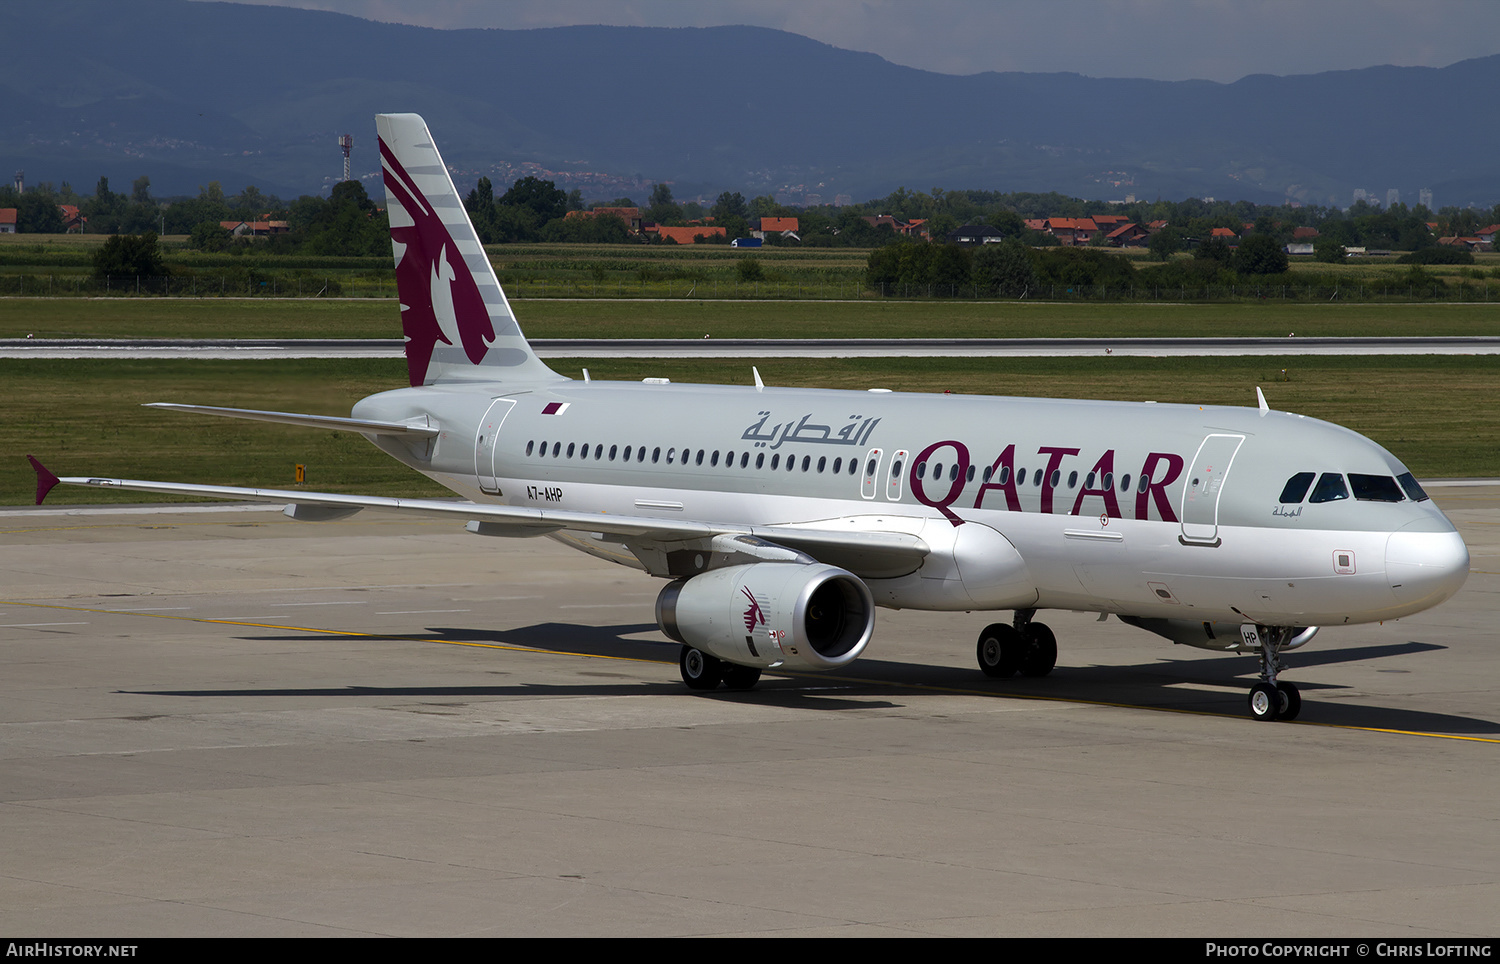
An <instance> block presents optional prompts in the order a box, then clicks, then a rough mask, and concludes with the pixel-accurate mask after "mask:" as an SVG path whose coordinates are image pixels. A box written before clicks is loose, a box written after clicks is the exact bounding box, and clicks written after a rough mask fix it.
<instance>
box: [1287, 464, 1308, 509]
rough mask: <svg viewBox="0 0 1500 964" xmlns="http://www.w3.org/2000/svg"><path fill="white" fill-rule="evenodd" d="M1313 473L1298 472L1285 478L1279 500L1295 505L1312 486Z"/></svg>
mask: <svg viewBox="0 0 1500 964" xmlns="http://www.w3.org/2000/svg"><path fill="white" fill-rule="evenodd" d="M1312 480H1313V473H1311V472H1298V473H1297V474H1296V475H1294V476H1292V477H1291V478H1289V479H1287V480H1286V485H1285V487H1283V488H1282V490H1281V501H1282V504H1284V505H1296V504H1297V503H1298V502H1301V501H1302V499H1303V498H1304V497H1305V496H1306V495H1307V490H1308V488H1309V487H1311V486H1312Z"/></svg>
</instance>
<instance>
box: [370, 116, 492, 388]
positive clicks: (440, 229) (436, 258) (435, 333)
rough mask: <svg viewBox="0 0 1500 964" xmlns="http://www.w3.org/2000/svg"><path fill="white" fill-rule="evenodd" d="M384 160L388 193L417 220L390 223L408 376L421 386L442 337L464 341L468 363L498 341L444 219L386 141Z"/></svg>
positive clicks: (477, 359)
mask: <svg viewBox="0 0 1500 964" xmlns="http://www.w3.org/2000/svg"><path fill="white" fill-rule="evenodd" d="M380 159H381V162H382V168H383V171H384V178H385V188H386V191H387V193H388V194H389V196H390V197H391V199H392V200H393V201H394V202H395V203H396V204H399V205H400V206H401V209H402V210H404V211H405V212H406V213H407V215H408V216H410V217H411V219H412V221H413V224H412V225H411V226H410V227H401V228H395V227H393V228H391V241H392V242H394V245H393V246H394V247H395V249H396V293H397V295H398V296H399V297H400V299H401V327H402V330H403V331H404V332H405V334H406V373H407V378H408V380H409V381H410V382H411V384H413V385H421V384H423V383H424V382H425V381H426V378H427V365H428V363H429V362H430V361H431V360H432V353H433V351H434V350H435V349H436V348H437V343H438V342H442V343H443V344H445V345H454V346H460V345H461V346H462V348H463V351H464V354H465V355H466V356H467V357H468V359H469V362H470V363H471V364H474V365H478V364H479V363H480V362H482V361H483V360H484V356H485V354H486V353H487V352H488V351H489V350H490V346H491V345H493V344H494V343H495V326H494V325H493V324H491V323H490V313H489V309H488V308H486V307H485V304H484V299H483V298H482V297H481V296H480V294H479V286H478V285H476V284H475V283H474V276H473V275H472V274H470V273H469V267H468V265H466V264H464V260H463V255H462V254H460V253H459V251H458V248H457V246H456V245H455V244H454V243H453V237H452V235H450V234H449V233H448V229H447V227H445V226H444V225H443V220H442V218H440V217H439V216H438V214H437V212H436V211H435V210H433V208H432V205H430V204H429V203H428V202H427V198H425V197H423V195H422V192H421V191H419V190H417V186H416V183H415V182H414V181H412V179H411V176H410V175H409V174H407V173H406V168H404V167H402V166H401V162H400V161H398V160H396V155H395V152H393V151H392V150H391V149H390V147H389V146H388V145H387V144H386V143H385V141H384V140H382V141H381V142H380Z"/></svg>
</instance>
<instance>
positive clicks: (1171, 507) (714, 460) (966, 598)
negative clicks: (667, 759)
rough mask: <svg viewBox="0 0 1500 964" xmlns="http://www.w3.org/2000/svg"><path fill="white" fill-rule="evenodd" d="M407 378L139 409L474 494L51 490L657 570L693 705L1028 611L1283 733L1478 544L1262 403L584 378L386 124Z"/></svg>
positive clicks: (437, 167)
mask: <svg viewBox="0 0 1500 964" xmlns="http://www.w3.org/2000/svg"><path fill="white" fill-rule="evenodd" d="M376 124H377V128H378V132H379V141H380V159H381V168H382V172H383V180H384V185H385V192H386V199H387V202H388V211H389V215H390V224H391V246H392V248H393V251H394V255H395V262H396V278H397V292H398V295H399V298H400V304H401V318H402V327H403V331H404V334H405V354H406V363H407V373H408V376H409V381H410V387H407V388H401V389H398V390H394V391H387V392H382V393H380V394H377V395H372V396H370V397H369V398H365V399H363V400H361V401H360V402H358V403H357V404H356V405H355V406H354V408H353V411H352V413H351V415H350V417H348V418H340V417H331V416H323V415H303V414H296V413H289V412H268V411H255V410H244V409H226V408H218V407H211V406H203V405H189V404H178V403H154V404H155V405H156V406H157V407H159V408H165V409H172V410H176V411H181V412H190V413H196V414H200V415H217V416H228V417H234V418H247V419H259V420H265V421H271V422H282V423H290V424H293V425H302V426H308V427H313V428H324V429H335V430H342V431H353V432H358V433H360V434H362V435H364V436H365V437H366V438H367V439H369V440H370V441H371V442H372V443H373V444H374V445H376V446H377V447H378V448H380V449H381V450H382V451H384V452H386V453H387V454H389V455H391V456H392V457H394V458H396V459H398V460H400V461H401V462H403V463H405V464H406V465H408V466H410V467H412V468H413V469H415V470H417V471H418V472H421V473H422V474H423V475H426V476H427V477H429V478H431V479H433V480H435V481H437V482H439V483H441V484H442V485H443V486H445V487H447V488H448V489H450V490H451V491H453V492H454V493H456V494H457V495H459V496H461V497H462V499H463V501H458V500H451V501H449V500H440V499H399V498H380V497H369V496H358V495H342V494H334V493H316V492H303V491H289V490H275V489H258V488H244V487H233V486H220V485H196V484H181V483H173V482H153V481H144V480H134V479H112V478H96V477H87V476H75V477H69V478H63V479H58V478H57V477H56V476H54V475H52V474H51V473H50V472H48V471H47V470H46V469H45V468H43V467H42V466H41V464H40V463H38V462H36V460H34V459H33V460H32V463H33V466H34V467H35V468H36V470H37V474H38V495H37V500H38V502H40V501H41V499H42V498H43V497H44V496H45V494H46V492H47V491H48V490H49V489H50V488H51V487H52V486H53V485H55V484H57V483H58V482H62V483H67V484H73V485H84V486H96V487H105V488H118V489H131V490H137V491H143V492H154V493H163V494H173V495H187V496H208V497H215V498H225V499H238V500H260V501H269V502H284V503H286V504H287V505H286V509H285V512H286V514H287V515H289V516H291V517H292V518H295V519H304V520H310V521H320V520H330V519H337V518H341V517H344V516H347V515H350V514H352V513H355V512H359V511H361V510H363V509H379V510H394V511H401V512H408V513H422V514H425V515H428V516H434V515H435V516H446V517H450V518H453V519H455V520H462V521H464V522H465V523H466V526H467V529H468V531H470V532H473V533H475V534H477V535H480V536H492V537H505V538H526V537H532V536H540V535H548V536H551V537H553V538H555V539H558V540H561V541H562V542H564V543H567V544H568V545H570V546H573V547H576V548H578V549H581V550H582V551H584V552H587V553H590V554H591V555H594V556H597V557H599V558H601V559H606V560H609V561H611V562H616V563H620V564H622V565H626V566H631V567H634V568H637V569H641V570H644V571H645V572H646V573H648V574H650V575H652V576H656V577H659V578H661V579H663V580H666V584H665V585H664V587H663V588H662V589H661V592H660V595H659V596H658V598H657V601H656V619H657V623H658V624H659V626H660V628H661V631H662V632H663V633H664V634H666V636H668V637H669V638H671V639H672V640H674V641H676V642H678V643H680V644H681V651H680V658H679V666H680V671H681V675H682V679H683V681H684V682H685V683H686V684H687V686H689V687H691V688H693V689H696V690H710V689H714V688H716V687H719V686H727V687H730V688H733V689H746V688H749V687H752V686H754V685H755V684H756V682H757V681H758V680H759V678H760V675H761V673H762V671H766V670H769V671H782V672H788V673H800V672H816V671H829V670H838V669H841V668H843V667H846V666H848V665H849V663H851V662H852V661H853V660H855V659H856V658H858V657H859V656H860V655H861V654H862V653H864V652H865V650H866V647H867V646H868V645H869V644H870V640H871V638H872V635H873V630H874V627H875V609H876V607H880V606H884V607H887V608H892V609H918V610H936V611H964V612H970V611H980V612H985V611H998V612H1008V613H1010V614H1011V618H1010V619H1009V620H1008V621H1003V620H1002V621H997V622H994V623H991V624H990V625H987V626H985V627H984V628H983V630H982V631H981V632H980V633H979V636H978V640H977V643H976V646H975V649H976V656H977V660H978V663H979V668H980V670H981V671H982V672H983V673H984V674H985V675H986V676H988V677H992V678H1005V677H1012V676H1015V675H1017V674H1020V675H1021V676H1023V677H1039V676H1044V675H1046V674H1047V673H1049V672H1051V671H1052V669H1053V667H1054V665H1055V664H1056V662H1057V640H1056V637H1055V636H1054V634H1053V632H1052V631H1051V630H1050V629H1049V628H1048V627H1047V625H1046V624H1045V623H1043V622H1040V621H1038V620H1037V619H1036V616H1037V614H1038V613H1040V612H1041V611H1043V610H1049V609H1051V610H1073V611H1082V612H1091V613H1092V612H1097V613H1099V614H1100V617H1101V619H1104V618H1108V616H1109V614H1114V615H1115V616H1116V617H1118V618H1119V619H1121V620H1122V621H1124V622H1125V623H1127V624H1129V625H1132V626H1136V627H1139V628H1140V629H1143V630H1147V631H1149V632H1152V633H1155V634H1157V635H1160V636H1162V637H1165V638H1166V639H1169V640H1171V641H1173V642H1175V643H1181V644H1186V645H1190V646H1195V647H1201V648H1204V649H1209V650H1219V651H1224V652H1229V653H1242V654H1250V655H1254V656H1256V657H1257V658H1258V660H1259V668H1260V672H1259V680H1258V681H1257V682H1256V683H1255V684H1254V686H1253V687H1252V688H1251V690H1250V693H1249V700H1248V702H1249V709H1250V714H1251V715H1252V716H1253V717H1254V718H1255V719H1259V720H1277V719H1280V720H1291V719H1294V718H1295V717H1296V716H1297V715H1298V712H1299V710H1300V707H1301V703H1302V700H1301V696H1300V694H1299V692H1298V690H1297V687H1296V686H1295V685H1294V684H1292V683H1290V682H1288V681H1286V680H1283V679H1281V678H1280V674H1281V672H1282V670H1283V668H1284V663H1283V654H1284V653H1286V652H1287V651H1289V650H1293V649H1296V648H1297V647H1299V646H1302V645H1304V644H1306V643H1307V642H1308V641H1309V640H1310V639H1312V637H1313V635H1314V634H1315V633H1317V632H1318V628H1319V627H1321V626H1346V625H1354V624H1360V623H1370V622H1375V621H1378V620H1387V619H1396V618H1398V617H1401V616H1406V615H1410V614H1412V613H1417V612H1421V611H1422V610H1425V609H1428V608H1429V607H1432V606H1435V605H1437V604H1438V603H1440V602H1442V601H1443V600H1445V599H1447V598H1449V597H1450V596H1452V595H1453V594H1454V593H1456V592H1457V591H1458V589H1459V587H1460V586H1462V585H1463V582H1464V580H1465V578H1466V577H1467V575H1468V568H1469V553H1468V549H1467V547H1466V546H1465V545H1464V542H1463V540H1462V539H1461V538H1460V537H1459V535H1458V533H1457V531H1456V530H1455V529H1454V527H1453V525H1452V523H1451V522H1449V520H1448V519H1447V518H1446V517H1445V516H1444V515H1443V513H1442V512H1441V511H1440V510H1439V509H1438V508H1437V507H1436V506H1435V505H1434V504H1433V503H1432V501H1431V500H1430V499H1429V498H1428V496H1427V494H1426V493H1425V492H1424V491H1423V490H1422V488H1421V486H1420V485H1418V483H1417V481H1416V479H1414V478H1413V476H1412V473H1411V472H1410V471H1409V470H1408V469H1407V468H1406V467H1405V466H1404V465H1403V464H1402V463H1401V462H1400V461H1399V460H1398V459H1397V458H1396V457H1395V456H1394V455H1392V454H1391V453H1390V452H1388V451H1386V450H1385V449H1384V448H1382V447H1381V446H1379V445H1377V444H1375V443H1374V442H1372V441H1370V440H1369V439H1367V438H1364V437H1363V436H1361V435H1359V434H1357V433H1355V432H1352V431H1350V430H1348V429H1345V428H1341V427H1339V426H1337V425H1333V424H1330V423H1327V422H1323V421H1319V420H1317V419H1312V418H1306V417H1303V416H1300V415H1295V414H1291V413H1287V412H1278V411H1272V410H1271V409H1270V408H1269V407H1268V405H1267V404H1266V400H1265V397H1264V395H1263V394H1262V393H1261V392H1260V389H1258V388H1257V389H1256V394H1257V396H1258V404H1257V406H1256V407H1254V408H1249V407H1246V408H1234V407H1221V406H1198V405H1175V404H1174V405H1169V404H1155V403H1152V402H1112V401H1089V400H1082V399H1040V398H1005V397H981V396H965V395H951V394H947V393H943V394H937V393H933V394H910V393H896V392H890V391H883V390H879V389H871V390H869V391H863V392H861V391H829V390H811V389H800V388H777V387H772V386H767V385H765V384H764V383H763V381H762V379H761V377H760V375H759V373H758V372H756V373H755V375H754V384H753V385H744V386H729V385H688V384H673V383H671V382H669V381H668V380H667V379H658V378H647V379H644V380H643V381H642V382H609V381H602V380H590V379H589V378H588V377H587V373H585V377H584V378H583V380H582V381H579V380H574V379H570V378H567V377H565V376H563V375H560V374H558V373H557V372H554V371H553V370H552V369H550V368H549V367H547V365H546V364H544V363H543V362H542V361H541V359H539V358H538V357H537V355H536V354H535V353H534V352H533V351H532V348H531V346H530V345H529V344H528V342H527V340H526V338H525V336H524V335H523V334H522V333H521V329H520V327H519V326H518V325H517V323H516V318H515V315H514V313H513V312H512V310H511V307H510V304H509V302H508V301H507V300H506V297H505V293H504V292H503V291H502V290H501V287H500V284H499V281H498V280H497V278H496V277H495V273H494V271H493V269H492V268H491V266H490V262H489V260H488V258H487V257H486V255H485V252H484V249H483V248H482V247H481V246H480V243H479V239H478V237H477V235H476V234H475V231H474V228H473V225H472V224H471V223H470V221H469V218H468V215H467V214H466V212H465V210H464V206H463V202H462V200H461V199H460V197H459V194H458V192H457V190H456V189H455V188H454V186H453V182H452V180H451V179H450V177H449V175H448V169H447V168H446V166H445V165H444V164H443V160H442V157H441V156H440V155H439V153H438V150H437V147H436V146H435V144H434V143H433V138H432V136H431V134H430V133H429V131H428V128H427V125H426V123H425V121H423V119H422V118H421V117H420V116H418V115H416V114H382V115H379V116H378V117H377V118H376Z"/></svg>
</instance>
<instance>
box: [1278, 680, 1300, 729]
mask: <svg viewBox="0 0 1500 964" xmlns="http://www.w3.org/2000/svg"><path fill="white" fill-rule="evenodd" d="M1276 693H1277V695H1278V696H1280V697H1281V702H1280V703H1279V704H1278V707H1277V710H1276V718H1277V719H1278V720H1286V721H1288V722H1290V721H1291V720H1295V719H1296V718H1297V714H1298V713H1301V712H1302V693H1301V691H1300V690H1298V689H1297V687H1296V686H1294V685H1293V684H1291V683H1277V684H1276Z"/></svg>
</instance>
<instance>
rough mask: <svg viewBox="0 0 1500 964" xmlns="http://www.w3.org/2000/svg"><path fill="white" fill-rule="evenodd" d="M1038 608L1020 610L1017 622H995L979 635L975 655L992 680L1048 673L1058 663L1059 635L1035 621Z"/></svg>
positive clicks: (980, 666)
mask: <svg viewBox="0 0 1500 964" xmlns="http://www.w3.org/2000/svg"><path fill="white" fill-rule="evenodd" d="M1034 615H1036V610H1035V609H1018V610H1016V619H1015V622H1014V623H1013V624H1011V625H1009V626H1007V625H1006V624H1005V623H995V624H993V625H990V626H986V627H985V628H984V632H982V633H980V634H979V643H978V645H977V646H976V647H975V655H976V656H977V657H978V659H979V668H980V669H981V670H983V671H984V675H986V676H988V677H990V678H991V679H1007V678H1009V677H1011V676H1014V675H1015V674H1016V673H1020V674H1021V675H1022V676H1046V675H1047V674H1048V673H1050V672H1052V668H1053V667H1054V666H1056V665H1057V637H1056V636H1054V635H1052V630H1050V629H1048V628H1047V626H1046V624H1045V623H1034V622H1032V621H1031V617H1032V616H1034Z"/></svg>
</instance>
